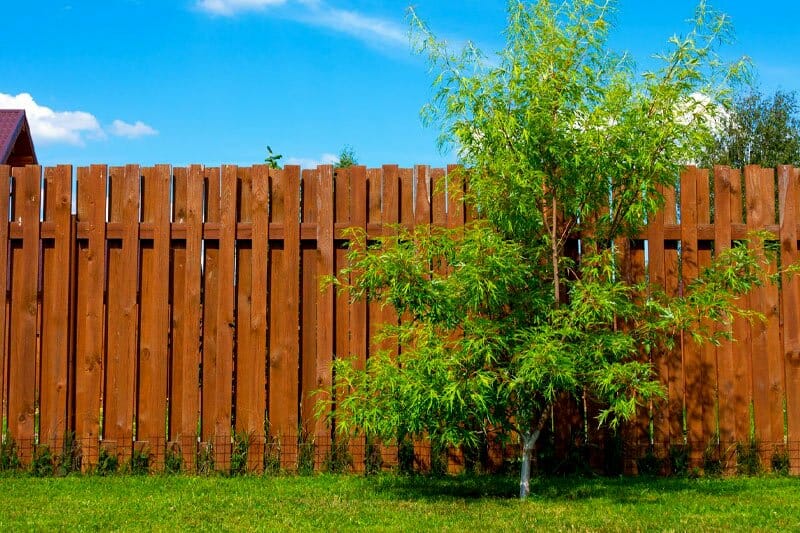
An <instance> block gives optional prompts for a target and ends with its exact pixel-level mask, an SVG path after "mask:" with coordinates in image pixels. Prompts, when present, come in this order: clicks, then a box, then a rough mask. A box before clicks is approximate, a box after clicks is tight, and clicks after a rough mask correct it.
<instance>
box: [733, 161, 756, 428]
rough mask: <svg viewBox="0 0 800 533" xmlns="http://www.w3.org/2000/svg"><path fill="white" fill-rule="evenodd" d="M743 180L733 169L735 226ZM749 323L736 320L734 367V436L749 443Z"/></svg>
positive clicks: (744, 301)
mask: <svg viewBox="0 0 800 533" xmlns="http://www.w3.org/2000/svg"><path fill="white" fill-rule="evenodd" d="M742 184H743V177H742V173H741V171H739V170H731V172H730V186H731V222H732V225H733V224H734V223H735V224H740V225H743V222H744V211H745V207H746V206H745V204H744V191H743V190H742ZM751 302H752V298H751V295H750V294H746V295H744V296H742V297H741V298H739V300H738V301H737V305H739V306H742V307H743V308H750V305H751ZM750 336H751V335H750V323H749V322H748V321H747V319H744V318H736V319H735V320H734V321H733V338H734V339H735V342H734V343H733V357H734V361H735V363H736V364H735V366H734V393H733V413H734V427H735V435H736V439H737V440H738V441H742V442H744V441H746V440H747V439H748V437H749V435H750V406H751V404H752V401H753V380H752V376H753V366H752V357H751V356H750Z"/></svg>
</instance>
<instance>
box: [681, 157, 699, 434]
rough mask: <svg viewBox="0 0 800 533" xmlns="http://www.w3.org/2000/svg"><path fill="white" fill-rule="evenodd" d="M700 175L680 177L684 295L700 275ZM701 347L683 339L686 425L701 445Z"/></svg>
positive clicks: (691, 173) (688, 337)
mask: <svg viewBox="0 0 800 533" xmlns="http://www.w3.org/2000/svg"><path fill="white" fill-rule="evenodd" d="M698 177H699V176H698V171H697V169H696V168H693V167H690V168H689V169H687V170H686V171H684V172H683V173H682V174H681V191H680V194H681V203H680V206H681V282H682V289H683V290H684V291H685V290H686V288H687V287H688V285H689V284H690V283H691V282H692V280H694V279H695V278H696V277H697V275H698V272H699V255H698V242H697V239H698V235H697V233H698V228H697V182H698ZM700 350H701V347H700V346H698V345H697V343H695V342H694V340H692V338H691V335H690V334H688V333H685V334H684V335H683V366H684V380H685V384H686V385H685V387H686V390H685V399H684V405H685V406H686V425H687V429H688V439H689V442H691V443H693V444H696V443H697V444H699V443H700V442H702V439H703V400H702V393H703V374H702V361H701V355H700Z"/></svg>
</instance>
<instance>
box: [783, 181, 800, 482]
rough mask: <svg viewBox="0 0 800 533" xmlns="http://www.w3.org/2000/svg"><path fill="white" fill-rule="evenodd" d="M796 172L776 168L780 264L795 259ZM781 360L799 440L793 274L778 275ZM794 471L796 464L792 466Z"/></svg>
mask: <svg viewBox="0 0 800 533" xmlns="http://www.w3.org/2000/svg"><path fill="white" fill-rule="evenodd" d="M798 177H800V172H799V171H798V170H797V169H793V168H792V167H789V166H781V167H778V184H779V199H780V200H779V208H780V237H781V266H782V268H784V269H785V268H787V267H788V266H789V265H794V264H796V263H797V261H798V254H797V224H795V221H796V220H797V215H798V211H797V194H798V186H797V181H798ZM782 283H783V286H782V291H781V292H782V298H781V308H782V312H783V361H784V363H785V371H786V422H787V433H788V434H787V437H788V440H789V441H795V440H800V317H799V316H798V312H797V310H798V306H800V280H798V278H797V276H796V275H787V274H784V275H783V277H782ZM795 470H797V467H795Z"/></svg>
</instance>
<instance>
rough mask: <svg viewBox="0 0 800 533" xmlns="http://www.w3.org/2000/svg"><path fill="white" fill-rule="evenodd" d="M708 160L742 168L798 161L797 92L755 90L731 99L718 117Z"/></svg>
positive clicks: (799, 112) (799, 119)
mask: <svg viewBox="0 0 800 533" xmlns="http://www.w3.org/2000/svg"><path fill="white" fill-rule="evenodd" d="M705 159H706V160H707V161H708V162H709V163H711V164H713V163H717V164H721V165H730V166H732V167H735V168H741V167H744V166H745V165H761V166H764V167H776V166H778V165H800V107H799V106H798V102H797V93H795V92H785V91H780V90H778V91H775V93H773V94H772V96H765V95H763V94H761V93H760V92H759V91H757V90H753V91H751V92H750V93H748V94H745V95H740V96H738V97H737V98H735V99H734V101H733V104H732V107H731V109H730V110H729V111H728V112H727V113H725V114H723V116H722V117H721V127H720V128H719V131H718V132H717V134H716V140H715V143H714V146H713V148H712V149H711V150H710V151H709V153H708V156H707V157H706V158H705Z"/></svg>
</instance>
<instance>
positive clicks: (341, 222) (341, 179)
mask: <svg viewBox="0 0 800 533" xmlns="http://www.w3.org/2000/svg"><path fill="white" fill-rule="evenodd" d="M350 174H351V169H350V168H338V169H335V170H334V173H333V183H334V225H335V228H336V239H337V242H336V248H335V271H336V275H337V277H338V279H339V280H340V281H341V282H342V283H345V284H347V283H350V281H351V279H352V278H351V276H350V275H347V274H343V273H342V272H341V271H342V269H343V268H345V267H346V266H347V265H348V262H347V247H346V244H345V242H344V241H343V240H342V239H341V237H342V234H341V231H342V229H344V228H347V227H350V225H351V211H350V205H351V202H352V200H353V198H352V191H351V189H350V186H351V183H350ZM334 305H335V311H334V315H335V324H336V326H335V336H334V342H335V349H334V356H333V357H334V360H337V359H350V358H351V356H352V355H353V350H352V348H351V344H350V341H351V338H350V331H351V328H350V323H351V320H352V316H351V309H352V305H351V303H350V295H349V294H347V292H342V293H338V294H336V297H335V303H334ZM333 380H334V382H333V394H334V399H335V400H336V401H338V400H339V399H341V398H343V395H344V394H345V392H346V389H345V388H344V387H342V386H341V384H340V383H339V382H337V381H336V375H335V374H334V376H333ZM332 438H333V441H331V444H334V442H335V440H336V439H337V438H338V437H337V435H336V433H335V427H334V434H333V435H332ZM322 444H323V445H324V441H323V443H322Z"/></svg>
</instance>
